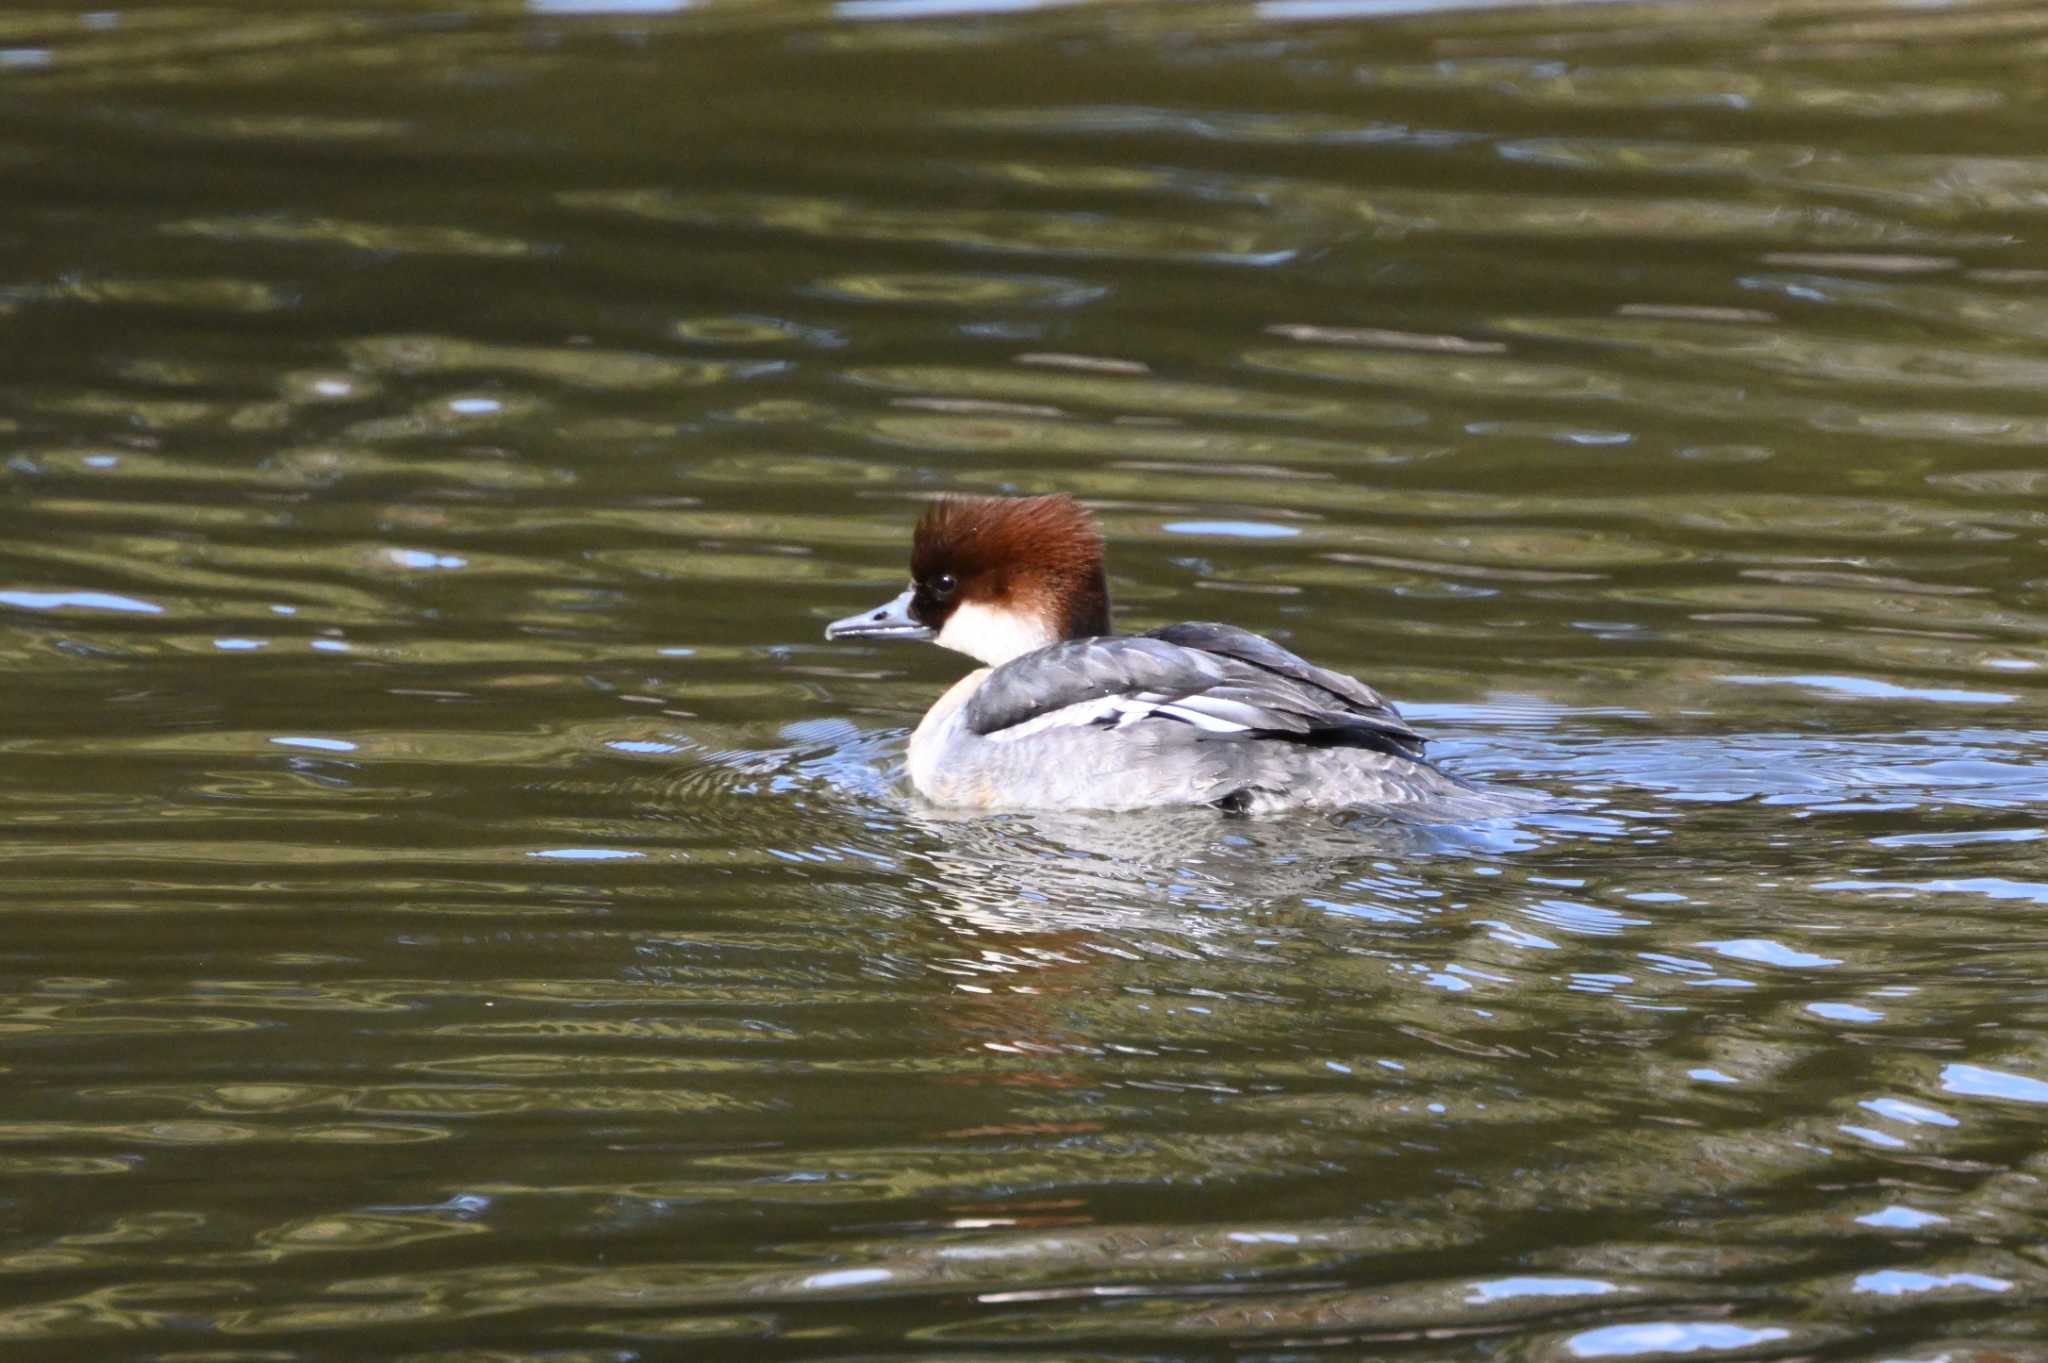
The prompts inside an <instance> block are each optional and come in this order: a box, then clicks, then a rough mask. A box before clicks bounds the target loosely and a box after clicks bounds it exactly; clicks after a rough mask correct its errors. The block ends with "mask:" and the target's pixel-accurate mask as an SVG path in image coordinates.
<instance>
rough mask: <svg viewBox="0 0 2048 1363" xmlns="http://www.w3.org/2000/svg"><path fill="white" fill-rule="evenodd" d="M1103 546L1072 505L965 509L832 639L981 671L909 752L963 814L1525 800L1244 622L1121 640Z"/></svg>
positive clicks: (829, 631) (1506, 808) (925, 531)
mask: <svg viewBox="0 0 2048 1363" xmlns="http://www.w3.org/2000/svg"><path fill="white" fill-rule="evenodd" d="M1110 615H1111V610H1110V594H1109V583H1108V576H1107V572H1106V569H1105V560H1104V543H1103V536H1102V532H1101V530H1100V528H1099V527H1098V526H1097V524H1096V521H1095V518H1094V517H1093V516H1092V515H1091V514H1090V513H1089V511H1088V510H1087V508H1086V507H1084V506H1083V505H1082V504H1081V503H1080V502H1078V501H1076V500H1075V499H1074V498H1073V497H1071V496H1069V495H1067V494H1065V493H1053V494H1049V495H1043V496H1021V497H1013V496H970V495H957V494H956V495H948V496H943V497H940V498H938V499H937V500H935V501H933V502H931V503H930V504H929V505H928V506H927V507H926V508H925V509H924V511H923V513H922V515H920V516H919V517H918V520H917V522H916V526H915V529H914V530H913V533H912V536H911V548H910V583H909V585H908V586H907V587H905V588H904V589H903V591H902V592H901V593H900V594H899V595H897V596H896V597H895V598H894V599H892V600H890V601H888V602H886V603H884V604H882V605H881V606H878V607H874V608H871V609H869V610H865V611H861V612H859V613H858V614H854V615H849V616H847V617H845V618H844V619H841V620H835V621H833V622H832V623H831V624H830V625H829V626H827V628H826V630H825V637H826V639H828V640H834V641H838V640H855V641H870V640H876V641H879V640H891V641H896V640H912V641H926V642H930V643H935V644H937V645H939V646H940V647H941V648H945V649H950V650H952V651H954V652H957V653H963V654H966V655H967V656H968V657H970V658H972V659H974V660H975V661H976V662H978V663H979V664H980V666H979V667H977V668H975V669H974V670H973V671H971V672H969V673H968V674H967V675H966V676H964V677H961V678H960V679H959V680H958V681H957V682H955V683H954V684H953V685H952V687H951V688H949V689H948V690H947V691H946V692H945V693H944V694H943V695H941V696H940V697H939V699H938V700H937V701H936V702H935V703H934V704H933V705H932V707H931V708H930V709H929V710H928V711H926V713H925V715H924V718H923V719H922V720H921V721H919V723H918V725H917V728H916V729H915V730H914V731H913V732H912V734H911V736H910V745H909V752H908V757H907V767H908V772H909V777H910V782H911V785H912V786H913V787H914V788H915V790H916V791H917V793H918V794H919V795H920V796H922V797H923V798H924V799H925V800H927V801H929V802H931V803H932V804H933V805H937V806H940V807H942V808H946V809H950V810H969V811H1000V810H1074V811H1087V810H1096V811H1103V812H1113V811H1130V810H1140V809H1150V808H1161V807H1176V806H1191V805H1207V806H1211V807H1213V808H1215V809H1218V810H1222V811H1225V812H1227V813H1232V814H1244V815H1253V814H1270V813H1277V812H1282V811H1287V810H1298V809H1319V810H1360V811H1368V812H1372V813H1377V814H1384V815H1389V816H1393V817H1398V818H1403V819H1408V820H1416V821H1432V822H1452V821H1463V820H1466V819H1472V818H1485V817H1492V816H1497V815H1500V814H1504V813H1509V812H1513V810H1514V809H1516V808H1517V807H1518V806H1519V805H1520V804H1521V803H1522V802H1521V801H1520V800H1519V799H1518V797H1517V795H1515V794H1513V793H1510V792H1505V791H1499V790H1494V789H1491V788H1488V787H1484V786H1480V785H1478V784H1475V783H1473V782H1470V781H1466V780H1464V779H1462V778H1460V777H1458V776H1455V775H1453V774H1451V773H1449V772H1446V771H1444V770H1442V769H1441V768H1439V767H1437V766H1436V765H1435V764H1434V763H1432V762H1430V761H1429V760H1428V759H1427V758H1426V757H1425V756H1424V747H1425V744H1426V740H1425V739H1424V738H1423V736H1422V735H1421V734H1419V733H1418V732H1416V730H1415V729H1414V728H1413V727H1411V726H1410V725H1409V723H1408V722H1407V721H1406V720H1405V719H1403V718H1402V717H1401V713H1400V711H1399V710H1398V709H1396V708H1395V706H1394V704H1393V703H1392V702H1391V701H1389V700H1387V699H1386V698H1385V697H1384V696H1382V695H1380V694H1379V692H1377V691H1375V690H1373V689H1372V688H1371V687H1369V686H1367V685H1366V684H1365V683H1364V682H1361V681H1359V680H1358V679H1357V678H1355V677H1352V676H1350V675H1348V674H1346V673H1343V672H1336V671H1331V670H1329V669H1327V668H1322V667H1318V666H1316V665H1315V664H1313V663H1311V662H1309V661H1307V660H1306V659H1304V658H1301V657H1299V656H1298V655H1296V654H1294V653H1292V652H1290V651H1288V650H1287V649H1285V648H1283V647H1281V646H1280V645H1279V644H1276V643H1274V642H1273V641H1272V640H1271V639H1268V638H1265V637H1264V636H1262V635H1258V634H1254V633H1252V632H1251V631H1249V630H1245V629H1240V628H1238V627H1236V626H1234V625H1228V624H1219V623H1214V622H1209V621H1191V622H1185V623H1181V624H1174V625H1167V626H1165V627H1163V628H1160V629H1155V630H1150V631H1147V632H1146V633H1143V634H1118V633H1116V632H1115V630H1114V629H1113V628H1112V626H1111V621H1110Z"/></svg>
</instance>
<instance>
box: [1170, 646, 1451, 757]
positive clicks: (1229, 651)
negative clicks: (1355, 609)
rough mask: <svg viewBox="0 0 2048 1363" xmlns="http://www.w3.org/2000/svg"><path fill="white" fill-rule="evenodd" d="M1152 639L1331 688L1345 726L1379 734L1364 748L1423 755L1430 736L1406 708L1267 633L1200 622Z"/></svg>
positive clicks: (1320, 689)
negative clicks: (1404, 715) (1411, 724)
mask: <svg viewBox="0 0 2048 1363" xmlns="http://www.w3.org/2000/svg"><path fill="white" fill-rule="evenodd" d="M1149 637H1151V638H1154V639H1164V640H1166V642H1168V643H1171V644H1179V645H1181V646H1182V647H1185V648H1195V649H1200V650H1202V651H1203V652H1205V653H1218V654H1222V655H1223V656H1224V657H1227V658H1235V659H1237V660H1238V661H1240V662H1244V663H1249V664H1251V665H1252V666H1253V667H1255V668H1258V669H1260V670H1261V671H1263V672H1270V673H1273V674H1274V675H1276V676H1281V677H1285V678H1287V679H1288V680H1290V681H1294V682H1299V683H1300V684H1302V685H1303V686H1308V687H1313V688H1315V689H1316V690H1318V691H1326V692H1328V693H1329V694H1330V695H1331V696H1332V697H1334V698H1335V699H1336V700H1337V701H1339V702H1340V704H1339V705H1338V706H1337V707H1335V708H1336V709H1337V710H1339V711H1341V713H1342V714H1343V716H1344V718H1345V720H1346V721H1347V722H1346V724H1345V726H1344V727H1347V728H1357V729H1360V730H1362V731H1363V732H1364V733H1370V734H1372V735H1376V736H1377V739H1378V741H1372V740H1365V741H1361V742H1360V743H1359V746H1362V747H1372V748H1382V749H1383V750H1386V751H1394V752H1398V753H1400V754H1401V755H1403V756H1407V757H1420V756H1422V748H1423V744H1424V742H1425V741H1426V740H1424V738H1423V737H1422V735H1421V734H1418V733H1416V732H1415V730H1414V729H1412V728H1410V727H1409V726H1408V721H1406V720H1404V719H1402V718H1401V712H1400V711H1399V710H1397V709H1395V708H1394V703H1393V702H1392V701H1390V700H1388V699H1387V698H1386V697H1385V696H1382V695H1381V694H1380V693H1379V692H1377V691H1375V690H1373V689H1372V688H1371V687H1370V686H1367V685H1366V684H1365V683H1364V682H1362V681H1360V680H1358V678H1356V677H1350V676H1346V675H1345V674H1344V673H1342V672H1332V671H1330V670H1328V669H1327V668H1321V667H1317V666H1316V665H1315V664H1314V663H1312V662H1310V661H1309V660H1308V659H1306V658H1303V657H1300V656H1298V655H1296V654H1293V653H1290V652H1288V651H1287V650H1286V649H1284V648H1282V647H1280V645H1278V644H1276V643H1274V642H1273V641H1272V640H1271V639H1268V638H1265V637H1264V636H1262V635H1257V634H1253V633H1252V632H1251V631H1250V630H1244V629H1239V628H1238V627H1237V626H1235V625H1219V624H1216V623H1213V622H1211V621H1206V620H1197V621H1189V622H1187V623H1185V624H1179V625H1168V626H1166V627H1165V628H1164V629H1156V630H1153V631H1152V633H1151V635H1150V636H1149Z"/></svg>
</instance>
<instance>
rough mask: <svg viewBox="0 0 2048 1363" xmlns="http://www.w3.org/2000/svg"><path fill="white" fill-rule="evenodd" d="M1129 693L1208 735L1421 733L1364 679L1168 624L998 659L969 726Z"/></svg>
mask: <svg viewBox="0 0 2048 1363" xmlns="http://www.w3.org/2000/svg"><path fill="white" fill-rule="evenodd" d="M1120 697H1123V698H1129V699H1131V700H1132V701H1133V702H1134V703H1136V702H1151V703H1155V704H1157V705H1158V706H1160V707H1161V712H1160V715H1159V717H1160V718H1161V719H1166V720H1172V719H1181V720H1183V722H1189V721H1192V722H1195V723H1196V725H1197V727H1198V728H1200V729H1202V731H1203V733H1204V736H1205V737H1210V738H1222V739H1227V738H1229V737H1230V736H1232V735H1231V733H1230V732H1228V731H1227V730H1228V729H1229V728H1231V727H1232V726H1236V728H1237V736H1241V737H1250V736H1259V737H1277V738H1286V739H1290V740H1293V741H1295V742H1300V743H1308V744H1313V745H1316V746H1319V747H1323V746H1328V747H1359V748H1371V749H1373V750H1375V751H1378V752H1384V753H1388V754H1390V755H1393V756H1397V757H1421V756H1422V747H1423V739H1422V736H1421V735H1420V734H1418V733H1416V732H1415V731H1414V730H1413V729H1411V728H1409V727H1408V725H1407V723H1406V722H1405V721H1403V720H1402V718H1401V716H1400V713H1399V712H1398V711H1397V710H1395V709H1394V707H1393V706H1392V705H1391V704H1389V703H1388V702H1387V701H1386V700H1385V699H1384V698H1382V697H1381V696H1380V695H1379V694H1378V693H1377V692H1375V691H1373V690H1372V689H1371V688H1370V687H1368V686H1366V685H1364V684H1363V683H1361V682H1359V681H1357V680H1355V679H1353V678H1351V677H1347V676H1343V675H1342V674H1340V673H1336V672H1329V671H1325V670H1324V669H1322V668H1320V667H1316V666H1315V665H1313V664H1312V663H1309V662H1307V661H1305V660H1303V659H1301V658H1298V657H1296V656H1295V655H1294V654H1292V653H1289V652H1288V651H1287V650H1286V649H1284V648H1281V647H1280V646H1279V645H1278V644H1275V643H1273V642H1272V641H1271V640H1269V639H1262V638H1260V637H1259V636H1258V635H1256V634H1251V633H1248V632H1246V631H1244V630H1241V629H1234V628H1232V627H1231V626H1228V625H1210V624H1185V625H1171V626H1168V627H1167V628H1166V629H1163V630H1159V631H1157V632H1155V633H1153V634H1149V635H1137V636H1133V637H1125V638H1099V639H1070V640H1068V641H1067V642H1065V643H1060V644H1054V645H1052V646H1051V647H1049V648H1042V649H1040V650H1038V651H1037V652H1036V653H1029V654H1026V655H1025V656H1024V657H1021V658H1017V659H1014V660H1012V661H1010V662H1008V663H1005V664H1003V665H1002V666H1001V667H998V668H997V669H996V670H995V671H994V672H993V673H991V674H990V676H989V679H988V680H987V681H985V682H983V683H982V684H981V686H979V687H978V688H976V690H975V692H974V694H973V696H972V697H971V698H970V699H969V700H968V702H967V712H966V715H965V716H964V718H965V720H966V723H967V726H968V728H969V729H971V730H972V731H973V732H975V733H977V734H983V735H989V734H995V733H998V732H1000V731H1001V730H1004V729H1009V728H1013V727H1015V726H1017V725H1020V724H1025V723H1028V722H1030V721H1031V720H1033V719H1037V718H1039V717H1041V716H1045V715H1049V714H1052V713H1053V712H1055V711H1058V710H1062V709H1065V708H1066V707H1068V706H1074V705H1084V704H1087V703H1088V702H1092V701H1103V700H1108V699H1111V698H1120Z"/></svg>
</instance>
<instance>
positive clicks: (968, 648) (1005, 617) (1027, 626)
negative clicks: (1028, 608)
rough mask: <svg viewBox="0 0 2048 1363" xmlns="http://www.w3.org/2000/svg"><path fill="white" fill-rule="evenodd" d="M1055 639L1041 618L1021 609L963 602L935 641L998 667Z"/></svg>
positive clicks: (955, 609)
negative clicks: (1036, 617)
mask: <svg viewBox="0 0 2048 1363" xmlns="http://www.w3.org/2000/svg"><path fill="white" fill-rule="evenodd" d="M1058 639H1059V636H1058V635H1057V634H1056V633H1054V632H1053V629H1052V627H1051V626H1050V625H1049V624H1047V623H1046V622H1045V621H1044V620H1040V619H1034V618H1033V617H1031V616H1029V615H1025V614H1023V613H1022V612H1020V611H1012V610H1004V609H1002V608H1001V607H998V606H984V605H982V604H981V603H980V602H978V601H963V602H961V603H960V604H959V606H957V607H955V608H954V611H953V613H952V615H950V616H948V617H947V618H946V627H945V628H944V629H942V630H940V631H939V635H938V639H937V640H936V642H937V643H939V644H941V645H943V646H944V647H946V648H950V649H952V650H953V651H954V652H956V653H965V654H966V655H967V656H968V657H970V658H977V659H979V660H980V661H982V662H984V663H987V664H988V665H989V666H990V667H1000V666H1001V665H1002V664H1004V663H1006V662H1008V661H1010V659H1012V658H1021V657H1023V656H1024V655H1025V654H1027V653H1033V652H1036V651H1037V650H1039V649H1041V648H1044V647H1045V646H1046V645H1047V644H1050V643H1056V642H1058Z"/></svg>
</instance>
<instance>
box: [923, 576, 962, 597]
mask: <svg viewBox="0 0 2048 1363" xmlns="http://www.w3.org/2000/svg"><path fill="white" fill-rule="evenodd" d="M930 586H931V589H932V595H933V596H936V597H938V598H939V599H940V600H941V601H943V600H945V599H946V598H947V597H949V596H951V595H952V594H953V593H954V592H957V591H959V590H960V579H959V578H957V577H955V576H953V575H952V574H951V573H940V574H939V575H938V576H937V577H935V578H933V579H932V580H931V583H930Z"/></svg>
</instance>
